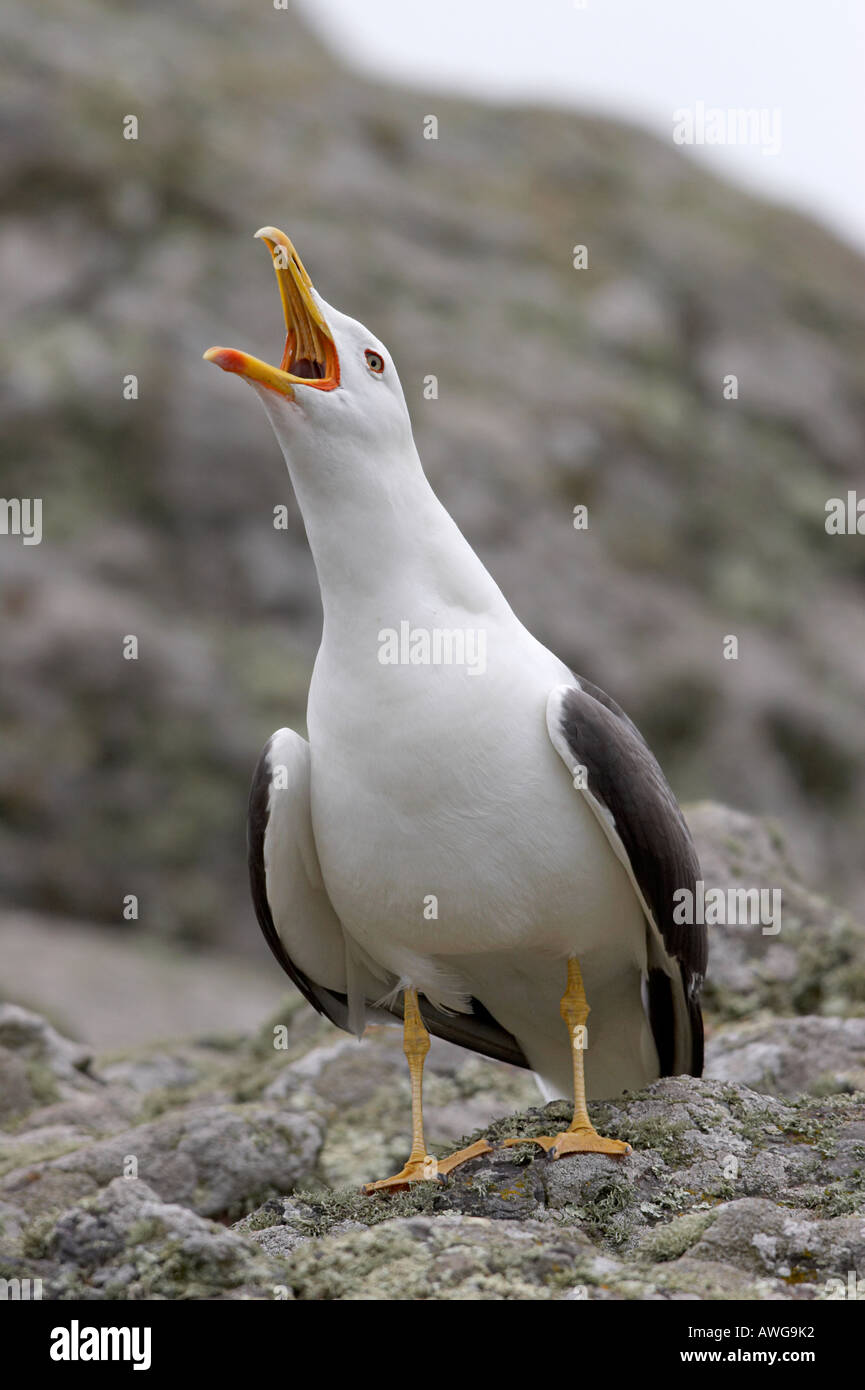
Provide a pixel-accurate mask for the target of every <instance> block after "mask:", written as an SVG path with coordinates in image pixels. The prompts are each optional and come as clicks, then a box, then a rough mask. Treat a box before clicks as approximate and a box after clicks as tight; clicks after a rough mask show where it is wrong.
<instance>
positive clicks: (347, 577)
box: [286, 443, 515, 642]
mask: <svg viewBox="0 0 865 1390" xmlns="http://www.w3.org/2000/svg"><path fill="white" fill-rule="evenodd" d="M410 447H411V454H410V456H408V457H406V456H402V457H400V458H398V459H390V458H388V457H387V456H386V455H384V456H382V457H380V458H377V460H376V462H375V465H374V466H361V467H358V462H357V459H356V458H355V459H354V460H353V464H354V466H353V467H352V460H350V459H341V458H339V457H338V456H335V455H333V454H331V455H322V454H320V455H319V456H318V457H317V458H315V459H314V460H309V459H305V458H302V457H301V458H297V457H292V454H290V453H289V452H288V450H286V461H287V463H288V471H289V475H290V477H291V481H292V485H293V487H294V490H295V494H296V496H297V499H298V503H299V505H300V509H301V513H302V515H303V520H304V524H305V526H306V532H307V536H308V538H309V544H310V549H311V551H312V556H313V560H314V562H315V567H316V572H317V574H318V580H319V584H320V586H321V598H322V607H323V609H324V634H323V642H329V641H340V642H341V641H344V640H346V639H347V638H349V637H350V636H352V635H356V628H357V626H358V624H359V623H361V624H362V625H363V626H366V625H367V622H372V623H375V624H378V625H382V624H384V625H387V624H390V623H397V622H398V621H399V620H400V619H402V618H408V619H412V618H418V619H419V618H420V616H421V614H420V612H419V611H418V609H423V610H426V611H427V612H430V611H441V612H443V613H445V612H449V613H451V614H453V613H455V612H457V613H460V612H461V613H463V614H464V615H466V616H465V617H464V618H463V621H464V622H467V621H468V619H469V617H470V616H471V615H483V616H486V617H491V616H496V617H499V618H504V617H505V616H506V615H507V616H508V617H509V618H510V619H511V620H513V621H515V619H514V618H513V614H512V613H511V610H510V608H509V606H508V604H507V602H506V600H505V598H504V596H503V595H502V593H501V591H500V589H499V588H498V586H497V584H496V583H495V581H494V580H493V578H492V576H491V575H490V574H489V573H488V571H487V570H486V569H485V568H484V566H483V565H482V564H481V562H480V560H479V559H478V557H477V555H475V553H474V551H473V550H472V548H471V546H470V545H469V543H468V541H467V540H466V539H465V537H464V536H463V535H462V533H461V532H460V530H459V528H458V527H457V525H456V523H455V522H454V521H453V519H452V517H451V516H450V515H449V514H448V512H447V511H446V510H445V508H444V507H443V506H442V504H441V502H440V501H439V500H438V498H437V497H436V495H435V493H434V492H433V490H432V488H431V487H430V485H429V483H428V482H427V479H426V477H425V475H424V472H423V468H422V466H421V462H420V459H419V457H418V455H417V451H416V449H415V448H414V444H413V443H412V444H411V446H410ZM404 610H408V611H404Z"/></svg>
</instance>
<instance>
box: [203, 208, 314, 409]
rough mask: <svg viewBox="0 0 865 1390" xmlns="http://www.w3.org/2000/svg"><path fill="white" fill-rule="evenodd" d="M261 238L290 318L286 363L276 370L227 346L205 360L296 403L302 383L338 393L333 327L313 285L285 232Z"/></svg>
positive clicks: (265, 232)
mask: <svg viewBox="0 0 865 1390" xmlns="http://www.w3.org/2000/svg"><path fill="white" fill-rule="evenodd" d="M255 235H256V236H257V237H261V240H262V241H264V242H266V243H267V246H268V249H269V251H270V254H271V256H272V257H273V268H274V270H275V271H276V280H277V284H278V285H279V294H280V298H281V299H282V312H283V316H284V318H285V350H284V352H283V354H282V361H281V362H280V364H279V366H278V367H272V366H271V365H270V364H269V363H268V362H262V361H260V360H259V358H257V357H251V356H250V355H249V353H247V352H238V351H237V349H236V348H222V347H212V348H208V350H207V352H206V353H205V354H204V360H205V362H215V363H216V365H217V367H221V368H222V370H223V371H224V372H236V373H237V375H238V376H243V377H246V379H247V381H255V382H258V384H259V385H260V386H266V387H268V389H269V390H271V391H278V392H279V394H280V395H281V396H287V397H288V399H289V400H294V398H295V385H297V384H300V385H301V386H314V387H316V388H317V389H318V390H319V391H332V390H333V389H334V387H335V386H338V385H339V358H338V356H337V352H336V344H335V343H334V341H333V336H332V335H331V332H330V329H329V328H328V326H327V324H326V323H325V321H324V317H323V316H322V313H321V310H320V309H319V307H318V305H317V304H316V303H315V300H314V298H313V295H312V281H311V280H310V278H309V276H308V275H307V273H306V271H305V270H304V268H303V263H302V262H301V259H300V257H299V256H298V254H297V252H296V251H295V249H294V247H293V246H292V244H291V242H290V241H289V239H288V237H287V236H286V235H285V232H280V231H277V229H276V227H262V228H261V230H260V231H258V232H256V233H255Z"/></svg>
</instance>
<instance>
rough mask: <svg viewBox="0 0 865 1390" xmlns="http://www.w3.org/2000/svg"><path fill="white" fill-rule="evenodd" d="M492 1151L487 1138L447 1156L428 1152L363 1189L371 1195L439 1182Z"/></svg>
mask: <svg viewBox="0 0 865 1390" xmlns="http://www.w3.org/2000/svg"><path fill="white" fill-rule="evenodd" d="M492 1151H493V1149H492V1145H491V1144H488V1143H487V1141H486V1139H478V1141H477V1143H475V1144H470V1145H469V1147H468V1148H467V1149H458V1150H457V1152H456V1153H453V1154H448V1156H447V1158H438V1159H436V1158H433V1156H432V1154H427V1155H426V1156H425V1157H424V1158H417V1159H409V1161H408V1163H407V1164H406V1165H405V1167H404V1168H403V1169H402V1171H401V1172H400V1173H395V1174H394V1176H393V1177H392V1178H380V1179H379V1181H378V1182H368V1183H365V1184H364V1187H363V1188H362V1191H363V1192H364V1193H365V1194H366V1195H367V1197H369V1196H370V1195H371V1194H372V1193H373V1192H404V1191H405V1190H406V1188H408V1187H411V1185H412V1183H416V1182H438V1180H439V1178H440V1177H447V1175H448V1173H452V1172H453V1170H454V1168H458V1167H459V1165H460V1164H461V1163H468V1161H469V1159H472V1158H480V1157H481V1155H482V1154H489V1153H492Z"/></svg>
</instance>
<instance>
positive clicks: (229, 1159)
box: [0, 1105, 321, 1216]
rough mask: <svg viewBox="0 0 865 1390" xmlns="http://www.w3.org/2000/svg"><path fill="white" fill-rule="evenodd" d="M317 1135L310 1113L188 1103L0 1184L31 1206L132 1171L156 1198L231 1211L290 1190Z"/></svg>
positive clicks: (311, 1155)
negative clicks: (60, 1193)
mask: <svg viewBox="0 0 865 1390" xmlns="http://www.w3.org/2000/svg"><path fill="white" fill-rule="evenodd" d="M320 1144H321V1134H320V1132H319V1130H318V1128H317V1127H316V1125H315V1124H314V1123H313V1121H312V1120H311V1119H308V1118H305V1117H303V1116H300V1115H296V1114H287V1115H280V1114H279V1113H278V1112H277V1111H276V1109H275V1108H274V1107H272V1106H267V1105H246V1106H237V1107H228V1106H219V1107H195V1106H190V1107H189V1108H188V1109H184V1110H182V1111H181V1112H180V1113H176V1114H169V1115H166V1116H164V1117H162V1118H161V1119H159V1120H155V1121H153V1123H151V1124H143V1125H139V1126H138V1127H137V1128H135V1129H129V1130H126V1131H124V1132H123V1133H121V1134H118V1135H114V1136H113V1137H111V1138H109V1139H103V1140H101V1141H99V1142H98V1143H95V1144H93V1143H89V1144H85V1145H82V1146H79V1147H76V1148H75V1149H74V1151H73V1152H71V1153H68V1154H64V1155H63V1156H62V1157H60V1158H53V1159H49V1160H47V1161H45V1162H36V1163H31V1164H28V1165H27V1166H26V1167H18V1168H13V1169H12V1171H11V1172H9V1173H7V1175H6V1177H5V1178H3V1179H2V1182H0V1193H2V1194H3V1196H11V1195H12V1194H18V1195H19V1197H20V1200H21V1202H22V1203H23V1204H24V1205H26V1206H27V1207H28V1209H30V1210H31V1211H34V1210H39V1209H44V1208H45V1207H46V1206H49V1207H51V1206H55V1205H56V1202H57V1198H56V1191H57V1188H58V1186H59V1187H60V1188H61V1190H63V1191H65V1192H67V1193H72V1192H73V1191H75V1190H76V1188H77V1189H78V1190H79V1191H80V1192H81V1193H87V1192H91V1191H94V1190H96V1189H98V1188H100V1187H104V1186H106V1185H107V1184H108V1183H110V1182H111V1181H112V1179H113V1178H115V1177H118V1176H121V1175H125V1174H127V1173H131V1174H132V1175H133V1176H135V1177H140V1178H141V1179H142V1180H143V1181H145V1182H147V1184H148V1185H149V1186H150V1187H152V1188H153V1190H154V1191H155V1192H157V1193H158V1194H159V1196H160V1197H161V1198H162V1200H163V1201H166V1202H181V1203H182V1204H183V1205H185V1206H189V1207H191V1208H192V1209H193V1210H194V1211H197V1212H199V1213H201V1214H202V1215H204V1216H217V1215H219V1216H224V1215H226V1214H233V1215H237V1213H238V1211H239V1210H243V1209H244V1207H245V1206H247V1205H248V1204H249V1203H250V1201H251V1199H253V1198H254V1196H255V1194H261V1196H262V1197H264V1196H269V1195H270V1193H271V1192H280V1191H290V1190H291V1188H292V1187H293V1186H294V1185H295V1184H296V1183H297V1182H298V1180H299V1179H300V1178H301V1177H303V1176H305V1175H306V1174H307V1173H308V1172H310V1171H311V1169H312V1168H313V1166H314V1164H315V1159H316V1156H317V1153H318V1149H319V1147H320Z"/></svg>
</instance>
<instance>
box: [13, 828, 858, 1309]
mask: <svg viewBox="0 0 865 1390" xmlns="http://www.w3.org/2000/svg"><path fill="white" fill-rule="evenodd" d="M690 818H691V823H692V825H693V827H694V830H695V834H696V836H697V839H698V842H699V844H700V849H701V853H702V855H703V859H704V863H705V865H706V876H707V881H711V882H714V883H717V884H724V883H725V882H737V883H747V882H757V883H777V884H779V885H780V886H781V887H782V889H783V892H784V896H785V903H786V905H787V906H786V910H785V912H784V914H783V917H782V921H781V929H780V931H779V932H777V933H776V934H774V935H772V936H764V935H763V933H762V931H761V930H760V928H759V926H758V927H757V929H756V930H754V928H753V927H749V928H747V929H745V928H742V927H739V926H735V925H734V926H732V927H729V928H728V927H720V926H719V927H717V928H713V929H712V930H711V932H710V936H711V940H712V954H711V958H710V975H709V980H710V987H709V989H708V990H707V1003H708V1007H707V1012H706V1022H707V1035H708V1054H707V1055H708V1063H707V1074H706V1076H705V1077H704V1078H703V1079H700V1080H697V1079H694V1078H692V1077H673V1078H667V1079H664V1080H660V1081H657V1082H655V1083H654V1084H652V1085H651V1086H648V1087H646V1088H645V1089H644V1090H643V1091H640V1092H638V1093H633V1094H632V1093H626V1094H625V1095H623V1096H619V1097H616V1098H613V1099H610V1100H608V1101H604V1102H599V1103H597V1104H595V1105H593V1106H592V1107H591V1111H592V1116H593V1119H594V1121H595V1124H596V1125H597V1126H598V1128H599V1129H601V1130H602V1131H603V1132H605V1133H608V1134H610V1135H611V1136H612V1137H614V1138H620V1139H625V1140H627V1141H628V1142H629V1143H630V1144H631V1145H632V1153H631V1154H630V1155H629V1156H627V1157H626V1158H624V1159H621V1160H617V1159H610V1158H607V1157H604V1156H603V1155H596V1154H585V1155H575V1156H570V1157H567V1158H565V1159H562V1160H560V1161H554V1160H551V1159H549V1158H548V1157H546V1155H545V1154H543V1152H542V1151H541V1150H540V1149H539V1148H538V1147H537V1146H535V1145H532V1144H530V1143H529V1142H528V1140H529V1138H530V1136H532V1135H536V1134H540V1133H544V1132H554V1133H555V1132H557V1131H558V1130H559V1129H560V1128H563V1127H564V1126H566V1125H567V1123H568V1122H569V1119H570V1109H569V1106H568V1104H566V1103H565V1102H561V1101H556V1102H553V1103H552V1104H550V1105H548V1106H546V1107H541V1106H539V1103H538V1097H537V1092H536V1089H535V1085H534V1082H533V1081H532V1079H531V1077H530V1076H529V1075H528V1074H527V1073H526V1072H523V1071H519V1070H517V1069H515V1068H512V1067H508V1066H506V1065H504V1064H502V1063H494V1062H490V1061H486V1060H485V1059H483V1058H479V1057H476V1056H474V1055H472V1054H470V1053H466V1052H463V1051H462V1050H461V1049H460V1048H457V1047H454V1046H451V1045H449V1044H446V1043H443V1042H442V1041H441V1040H440V1039H433V1040H432V1048H431V1051H430V1054H429V1057H428V1059H427V1065H426V1074H425V1089H424V1098H425V1119H426V1135H427V1142H428V1145H429V1147H430V1150H431V1151H432V1152H433V1153H434V1154H436V1155H437V1156H439V1157H441V1156H444V1155H445V1154H447V1153H448V1152H450V1151H452V1150H453V1149H454V1148H456V1147H460V1146H462V1145H463V1144H464V1143H465V1142H467V1141H469V1140H473V1139H475V1138H477V1137H479V1136H480V1135H481V1134H483V1135H485V1136H486V1137H487V1138H488V1139H489V1141H490V1143H491V1144H492V1145H493V1152H492V1153H490V1154H488V1155H486V1156H485V1157H483V1158H479V1159H476V1160H474V1161H472V1162H471V1163H468V1164H466V1165H465V1166H463V1167H461V1168H458V1169H456V1170H455V1171H454V1172H453V1173H452V1174H451V1175H450V1177H449V1178H447V1179H445V1180H442V1181H441V1182H439V1183H435V1184H433V1183H427V1184H422V1185H419V1186H417V1187H414V1188H412V1189H411V1190H410V1191H408V1192H405V1193H397V1194H393V1195H389V1196H381V1195H380V1196H377V1197H372V1198H370V1197H366V1196H364V1195H363V1194H362V1192H361V1185H362V1184H363V1183H364V1182H365V1181H368V1180H369V1179H371V1178H376V1177H384V1176H387V1175H388V1174H389V1173H393V1172H396V1171H397V1170H398V1169H399V1168H401V1166H402V1164H403V1162H404V1160H405V1157H406V1153H407V1148H408V1135H409V1115H410V1091H409V1083H408V1075H407V1069H406V1066H405V1058H404V1056H403V1050H402V1037H401V1033H400V1030H399V1029H398V1028H388V1027H373V1028H370V1029H368V1030H367V1033H366V1035H365V1037H364V1039H363V1042H362V1043H361V1044H358V1042H357V1040H356V1039H354V1038H352V1037H348V1036H346V1035H345V1034H342V1033H340V1032H338V1031H337V1030H335V1029H334V1028H333V1027H331V1025H330V1024H328V1023H326V1022H325V1021H323V1020H322V1019H320V1018H319V1017H318V1016H317V1015H316V1014H315V1013H314V1012H313V1011H312V1010H311V1009H310V1008H309V1007H308V1006H307V1005H306V1004H305V1002H304V1001H303V1000H302V999H301V998H300V996H299V995H297V994H295V993H292V994H291V995H290V996H288V997H286V998H285V1000H284V1003H283V1005H282V1006H281V1007H280V1009H279V1010H278V1011H277V1012H276V1013H274V1014H272V1015H271V1016H270V1017H269V1018H268V1019H267V1021H266V1022H265V1023H264V1024H263V1025H262V1026H261V1027H260V1028H259V1029H258V1031H257V1032H254V1033H250V1032H234V1033H227V1034H222V1035H220V1034H214V1033H211V1034H209V1035H204V1036H201V1037H199V1038H197V1039H188V1038H187V1039H185V1040H180V1041H177V1042H174V1043H169V1042H166V1041H165V1040H164V1039H161V1040H159V1041H154V1042H153V1043H151V1044H150V1045H140V1044H139V1045H135V1046H133V1047H131V1048H129V1049H127V1050H126V1052H124V1053H118V1052H115V1053H112V1054H108V1055H106V1056H100V1055H98V1054H97V1055H96V1056H95V1058H94V1059H93V1060H92V1061H91V1060H90V1056H91V1053H90V1049H88V1048H85V1047H82V1046H81V1045H80V1044H77V1043H74V1042H71V1041H70V1040H68V1039H66V1038H64V1037H63V1036H62V1034H61V1033H60V1032H59V1031H58V1030H57V1029H56V1028H55V1027H53V1026H52V1025H51V1024H49V1023H48V1022H46V1021H45V1020H44V1019H41V1018H39V1017H38V1016H37V1015H35V1014H33V1013H32V1012H31V1011H28V1010H24V1009H21V1008H19V1007H17V1006H12V1005H7V1006H5V1007H2V1008H0V1046H2V1048H3V1052H2V1053H0V1060H2V1059H5V1066H6V1071H5V1075H7V1076H8V1077H9V1078H11V1081H10V1084H9V1087H8V1090H7V1092H6V1093H5V1094H6V1112H5V1114H4V1116H3V1128H2V1129H0V1278H3V1277H5V1278H8V1279H14V1278H19V1279H24V1278H31V1279H33V1278H41V1279H42V1281H43V1296H44V1297H50V1298H58V1299H74V1298H79V1297H80V1298H86V1299H94V1298H96V1299H101V1298H110V1299H126V1298H129V1299H149V1298H181V1297H182V1298H214V1299H222V1298H247V1297H248V1298H256V1299H300V1300H304V1299H351V1300H355V1299H357V1300H379V1299H388V1300H400V1299H424V1300H426V1299H436V1300H437V1299H443V1300H462V1299H468V1300H476V1299H480V1300H499V1299H506V1300H531V1301H537V1300H558V1299H566V1300H580V1299H588V1300H594V1299H688V1298H690V1299H699V1300H713V1299H731V1298H733V1299H736V1298H744V1299H796V1300H800V1299H810V1298H834V1297H837V1296H838V1293H837V1290H838V1289H839V1288H843V1289H847V1288H848V1287H849V1279H850V1275H851V1272H852V1274H853V1275H854V1276H855V1277H856V1279H862V1278H863V1277H865V1247H863V1240H865V1031H863V1030H865V1017H863V1004H862V992H861V981H862V954H861V948H862V940H863V934H862V928H861V926H860V925H859V924H857V923H856V922H854V921H853V920H852V919H851V918H850V917H849V916H848V915H847V914H845V913H841V912H839V911H838V909H836V908H834V907H833V906H832V905H831V904H830V903H828V902H826V901H825V899H822V898H820V897H818V896H817V895H815V894H812V893H810V892H808V891H807V890H806V889H805V888H804V887H802V885H801V884H800V883H799V881H798V879H797V878H796V877H795V875H794V874H793V871H792V869H791V867H790V864H789V862H788V858H787V856H786V853H785V849H784V843H783V837H782V835H781V832H780V831H779V830H778V828H777V827H772V826H766V825H765V824H764V823H762V822H759V821H754V820H752V819H751V818H749V817H747V816H744V815H742V814H741V813H739V812H733V811H729V810H726V809H725V808H723V807H719V806H714V805H702V806H698V807H695V808H692V811H691V813H690ZM781 949H783V951H784V964H783V968H781V967H779V964H778V951H779V950H781ZM713 972H714V973H713ZM809 1003H810V1004H811V1005H812V1007H813V1008H814V1011H813V1012H809V1011H808V1008H807V1005H808V1004H809ZM590 1061H591V1059H590V1058H589V1064H590ZM34 1068H35V1071H34ZM509 1136H515V1137H524V1138H526V1140H527V1142H526V1143H525V1144H521V1145H519V1146H517V1147H504V1146H503V1145H502V1143H501V1141H502V1139H504V1138H505V1137H509ZM833 1281H834V1282H833ZM839 1281H840V1283H839ZM863 1288H865V1284H863Z"/></svg>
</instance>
